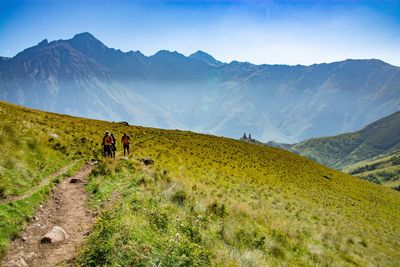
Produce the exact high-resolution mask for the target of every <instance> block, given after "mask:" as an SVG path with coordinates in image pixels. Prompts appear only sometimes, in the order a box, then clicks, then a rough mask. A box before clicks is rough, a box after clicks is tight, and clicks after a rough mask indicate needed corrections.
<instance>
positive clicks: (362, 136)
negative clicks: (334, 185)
mask: <svg viewBox="0 0 400 267" xmlns="http://www.w3.org/2000/svg"><path fill="white" fill-rule="evenodd" d="M399 129H400V112H396V113H394V114H391V115H389V116H387V117H384V118H382V119H380V120H378V121H376V122H374V123H371V124H369V125H367V126H366V127H365V128H363V129H361V130H359V131H356V132H351V133H345V134H340V135H336V136H329V137H322V138H313V139H309V140H306V141H303V142H300V143H297V144H294V145H291V146H290V147H289V150H291V151H295V152H296V153H299V154H301V155H303V156H306V157H308V158H310V159H313V160H315V161H318V162H321V163H323V164H324V165H326V166H330V167H334V168H337V169H342V168H345V167H347V166H350V165H353V164H356V163H358V162H361V161H364V160H371V159H372V158H374V157H378V156H381V155H387V154H389V153H391V152H393V151H396V150H399V148H400V134H399ZM282 147H285V146H284V145H282Z"/></svg>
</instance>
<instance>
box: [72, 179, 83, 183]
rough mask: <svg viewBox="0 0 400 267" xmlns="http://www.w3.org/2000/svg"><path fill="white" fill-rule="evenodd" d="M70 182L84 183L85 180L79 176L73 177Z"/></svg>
mask: <svg viewBox="0 0 400 267" xmlns="http://www.w3.org/2000/svg"><path fill="white" fill-rule="evenodd" d="M69 183H70V184H79V183H83V181H82V180H81V179H78V178H72V179H71V180H69Z"/></svg>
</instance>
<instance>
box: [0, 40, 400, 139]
mask: <svg viewBox="0 0 400 267" xmlns="http://www.w3.org/2000/svg"><path fill="white" fill-rule="evenodd" d="M0 99H2V100H6V101H10V102H13V103H17V104H21V105H25V106H29V107H33V108H40V109H45V110H49V111H54V112H59V113H67V114H71V115H78V116H83V117H94V118H99V119H107V120H114V121H117V120H125V121H128V122H130V123H133V124H140V125H144V126H153V127H161V128H179V129H189V130H193V131H198V132H206V133H212V134H217V135H224V136H229V137H234V138H237V137H239V136H241V135H242V134H243V132H250V133H251V134H252V136H253V137H254V138H256V139H259V140H262V141H268V140H275V141H279V142H297V141H300V140H304V139H308V138H311V137H316V136H327V135H335V134H338V133H342V132H348V131H354V130H357V129H360V128H362V127H363V126H365V125H366V124H368V123H370V122H373V121H375V120H377V119H379V118H382V117H384V116H386V115H389V114H391V113H393V112H395V111H398V110H399V109H400V68H399V67H396V66H392V65H389V64H387V63H385V62H382V61H380V60H345V61H342V62H334V63H330V64H315V65H311V66H301V65H297V66H287V65H254V64H251V63H242V62H236V61H233V62H231V63H229V64H228V63H222V62H220V61H218V60H216V59H214V58H213V57H212V56H210V55H208V54H207V53H204V52H202V51H198V52H196V53H194V54H192V55H190V56H189V57H186V56H184V55H182V54H179V53H177V52H169V51H159V52H158V53H156V54H155V55H153V56H145V55H143V54H142V53H140V52H139V51H137V52H133V51H129V52H122V51H120V50H115V49H113V48H108V47H107V46H105V45H104V44H103V43H101V42H100V41H99V40H97V39H96V38H95V37H94V36H92V35H91V34H89V33H81V34H78V35H76V36H74V38H72V39H70V40H58V41H53V42H50V43H49V42H48V41H47V40H44V41H42V42H41V43H39V44H38V45H37V46H34V47H31V48H28V49H26V50H24V51H22V52H21V53H19V54H17V55H16V56H15V57H13V58H0Z"/></svg>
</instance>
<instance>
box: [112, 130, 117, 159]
mask: <svg viewBox="0 0 400 267" xmlns="http://www.w3.org/2000/svg"><path fill="white" fill-rule="evenodd" d="M111 139H112V143H111V154H112V157H113V158H114V159H115V152H116V151H117V139H115V136H114V134H111Z"/></svg>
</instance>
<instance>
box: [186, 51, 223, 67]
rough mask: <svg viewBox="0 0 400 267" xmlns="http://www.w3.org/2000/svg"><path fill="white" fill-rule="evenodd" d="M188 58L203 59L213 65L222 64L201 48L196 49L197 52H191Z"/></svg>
mask: <svg viewBox="0 0 400 267" xmlns="http://www.w3.org/2000/svg"><path fill="white" fill-rule="evenodd" d="M189 58H192V59H196V60H200V61H203V62H205V63H207V64H210V65H213V66H221V65H223V64H224V63H222V62H221V61H218V60H216V59H215V58H214V57H213V56H211V55H210V54H207V53H206V52H204V51H201V50H198V51H197V52H195V53H193V54H191V55H190V56H189Z"/></svg>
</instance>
